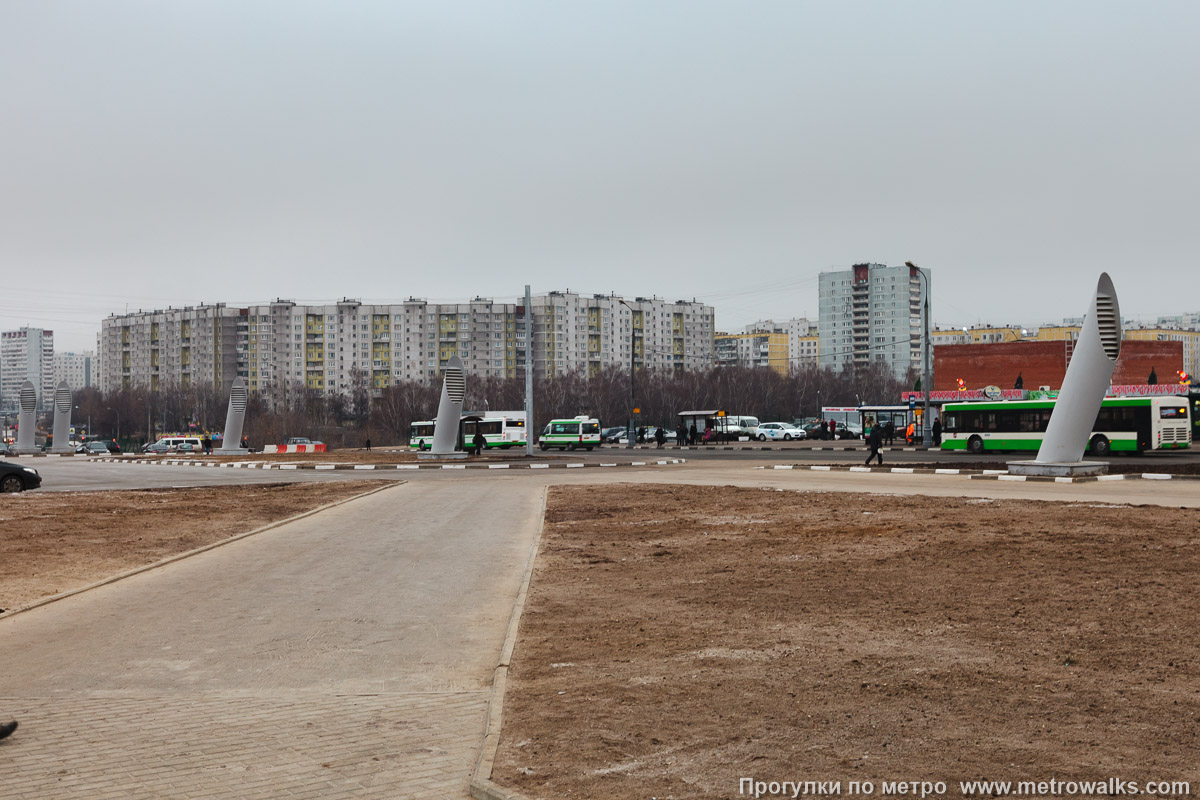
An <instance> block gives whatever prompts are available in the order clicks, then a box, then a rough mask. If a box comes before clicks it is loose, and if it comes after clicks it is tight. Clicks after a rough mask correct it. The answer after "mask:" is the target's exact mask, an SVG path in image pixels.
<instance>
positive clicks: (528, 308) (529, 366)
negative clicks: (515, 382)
mask: <svg viewBox="0 0 1200 800" xmlns="http://www.w3.org/2000/svg"><path fill="white" fill-rule="evenodd" d="M533 433H534V431H533V296H532V295H531V294H530V292H529V284H528V283H527V284H525V455H527V456H530V457H532V456H533Z"/></svg>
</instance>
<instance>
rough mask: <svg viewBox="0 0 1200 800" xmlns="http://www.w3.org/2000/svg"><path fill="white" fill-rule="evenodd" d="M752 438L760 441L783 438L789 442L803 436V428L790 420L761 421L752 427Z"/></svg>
mask: <svg viewBox="0 0 1200 800" xmlns="http://www.w3.org/2000/svg"><path fill="white" fill-rule="evenodd" d="M754 438H755V439H758V440H759V441H760V442H766V441H777V440H783V441H785V442H790V441H793V440H797V439H803V438H805V433H804V429H803V428H797V427H796V426H795V425H793V424H792V423H790V422H763V423H761V424H760V425H759V426H758V427H757V428H755V429H754Z"/></svg>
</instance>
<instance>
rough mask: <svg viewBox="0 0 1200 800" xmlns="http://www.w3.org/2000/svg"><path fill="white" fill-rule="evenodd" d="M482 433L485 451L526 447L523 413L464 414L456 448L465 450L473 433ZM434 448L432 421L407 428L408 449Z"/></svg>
mask: <svg viewBox="0 0 1200 800" xmlns="http://www.w3.org/2000/svg"><path fill="white" fill-rule="evenodd" d="M476 430H478V431H479V432H480V433H482V434H483V439H484V442H485V445H484V446H485V447H486V448H489V449H491V448H499V449H501V450H507V449H508V448H510V447H524V446H525V412H524V411H490V412H488V413H486V414H464V415H463V417H462V419H461V420H459V423H458V446H459V447H468V446H470V444H471V442H472V441H473V440H474V439H475V431H476ZM432 446H433V420H422V421H421V422H414V423H412V425H411V426H410V427H409V429H408V447H409V449H410V450H428V449H429V448H430V447H432Z"/></svg>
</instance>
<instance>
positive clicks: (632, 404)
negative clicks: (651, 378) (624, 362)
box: [617, 297, 637, 450]
mask: <svg viewBox="0 0 1200 800" xmlns="http://www.w3.org/2000/svg"><path fill="white" fill-rule="evenodd" d="M617 302H618V303H620V304H621V305H623V306H625V307H626V308H628V309H629V427H628V428H626V430H625V441H626V444H625V446H626V447H627V448H629V449H630V450H632V449H633V443H634V435H633V417H634V414H635V413H636V412H637V401H636V400H634V394H633V373H634V370H635V368H636V367H635V365H634V362H633V357H634V350H633V306H631V305H629V303H626V302H625V301H624V300H622V299H621V298H619V297H618V298H617Z"/></svg>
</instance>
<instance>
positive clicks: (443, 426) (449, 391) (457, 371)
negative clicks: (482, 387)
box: [430, 356, 467, 456]
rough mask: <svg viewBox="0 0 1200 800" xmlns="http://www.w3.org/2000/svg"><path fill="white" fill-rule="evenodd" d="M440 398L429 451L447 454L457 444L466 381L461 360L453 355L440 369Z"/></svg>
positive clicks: (439, 454)
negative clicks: (442, 368)
mask: <svg viewBox="0 0 1200 800" xmlns="http://www.w3.org/2000/svg"><path fill="white" fill-rule="evenodd" d="M442 375H443V380H442V398H441V400H440V401H438V413H437V420H436V421H435V422H434V425H433V446H432V447H431V448H430V453H431V454H432V455H435V456H447V455H450V454H451V453H453V452H454V451H455V446H456V445H457V444H458V427H459V422H460V420H462V407H463V399H464V398H465V397H466V395H467V382H466V379H465V378H464V377H463V368H462V361H461V360H460V359H459V357H458V356H454V357H453V358H451V359H450V360H449V361H447V362H446V368H445V369H444V370H442Z"/></svg>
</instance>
